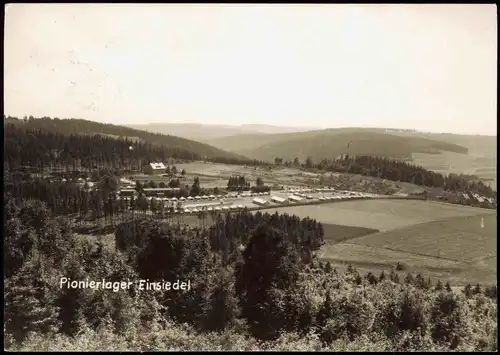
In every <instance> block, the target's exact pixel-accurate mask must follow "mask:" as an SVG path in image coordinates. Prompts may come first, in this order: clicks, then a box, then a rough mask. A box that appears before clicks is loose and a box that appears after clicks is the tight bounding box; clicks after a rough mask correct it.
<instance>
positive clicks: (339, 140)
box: [207, 128, 468, 161]
mask: <svg viewBox="0 0 500 355" xmlns="http://www.w3.org/2000/svg"><path fill="white" fill-rule="evenodd" d="M207 142H209V143H210V144H211V145H213V146H215V147H218V148H220V149H225V150H228V151H231V152H235V153H239V154H243V155H246V156H248V157H252V158H256V159H265V160H273V159H274V158H275V157H282V158H284V159H285V160H286V159H291V160H293V159H294V158H295V157H298V158H299V159H301V160H303V159H305V158H306V157H308V156H310V157H311V158H312V159H313V160H315V161H319V160H321V159H323V158H330V159H331V158H335V157H337V156H339V155H340V154H349V155H370V156H380V157H387V158H395V159H411V158H412V154H413V153H425V154H439V153H441V152H443V151H448V152H453V153H459V154H467V153H468V149H467V148H466V147H464V146H461V145H457V144H453V143H449V142H445V141H442V140H441V141H440V140H436V139H429V138H426V137H419V136H401V135H398V134H395V133H386V132H385V131H377V130H375V129H362V128H340V129H324V130H318V131H307V132H298V133H286V134H272V135H255V134H249V135H240V136H237V137H236V136H233V137H225V138H218V139H212V140H208V141H207Z"/></svg>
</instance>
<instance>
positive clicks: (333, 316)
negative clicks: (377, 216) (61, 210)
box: [4, 196, 497, 351]
mask: <svg viewBox="0 0 500 355" xmlns="http://www.w3.org/2000/svg"><path fill="white" fill-rule="evenodd" d="M4 197H5V198H4V211H5V222H4V226H5V227H4V228H5V229H4V260H5V262H4V265H5V267H4V284H5V298H4V299H5V314H4V322H5V323H4V330H5V335H4V343H5V349H7V350H11V351H22V350H29V349H32V350H38V351H40V350H140V351H146V350H173V349H180V350H210V349H212V350H230V349H234V350H287V349H288V350H298V349H303V350H332V351H335V350H368V349H369V350H379V351H408V350H423V351H431V350H435V351H436V350H444V351H446V350H457V351H465V350H469V351H492V350H493V351H494V350H497V336H496V334H497V307H496V298H497V288H496V286H485V285H475V286H470V285H468V286H467V287H465V288H464V289H463V290H462V292H458V291H454V290H452V289H451V287H450V285H449V284H446V285H443V284H442V283H441V282H440V281H438V280H429V279H425V278H424V277H422V276H421V275H411V274H406V275H405V274H401V273H399V274H398V272H397V271H395V270H392V271H391V272H390V273H387V274H385V273H382V274H378V275H375V274H372V273H368V274H366V275H360V274H359V272H358V271H357V270H356V269H354V268H352V267H349V268H348V270H347V272H346V273H339V272H337V270H335V269H334V268H332V267H331V266H330V264H329V263H325V262H322V261H320V260H318V258H317V256H316V255H315V251H316V250H317V248H318V247H319V244H321V224H320V223H317V222H316V221H314V220H308V219H306V220H300V219H298V218H297V217H291V216H286V215H285V216H278V215H268V214H256V215H251V214H249V213H248V212H241V213H240V214H235V215H230V216H227V217H225V218H222V217H220V218H218V220H217V222H216V223H215V224H214V225H213V226H211V227H209V228H208V229H207V230H200V229H185V228H180V227H178V226H175V225H171V224H169V223H160V222H158V221H153V220H149V219H141V220H136V221H131V222H125V223H124V224H123V225H121V226H120V227H119V228H118V230H117V233H116V245H115V247H114V248H113V247H110V246H109V245H107V244H105V243H104V242H103V241H102V240H99V239H97V240H90V239H88V238H81V237H79V236H78V235H76V234H73V233H71V226H70V225H69V224H68V221H67V219H64V218H60V217H54V216H52V214H51V213H50V211H49V210H48V209H47V207H46V206H45V204H44V203H42V202H40V201H38V200H25V201H19V200H15V199H12V198H9V196H4ZM62 278H67V279H68V280H71V281H86V280H95V281H100V280H101V279H105V281H106V282H128V281H132V284H133V285H132V286H131V287H130V288H122V289H120V290H119V289H118V288H116V291H113V289H98V290H92V289H89V288H74V287H69V286H68V285H67V284H64V285H63V284H62V281H61V279H62ZM136 280H148V282H156V281H171V282H175V281H176V280H180V281H182V282H188V281H189V284H190V289H189V290H184V291H183V290H178V291H174V290H164V289H157V290H154V291H152V290H144V289H141V288H140V287H138V286H137V284H136V283H135V282H134V281H136ZM115 285H116V284H115ZM118 285H119V284H118ZM114 287H115V286H114V285H113V284H112V286H110V288H114Z"/></svg>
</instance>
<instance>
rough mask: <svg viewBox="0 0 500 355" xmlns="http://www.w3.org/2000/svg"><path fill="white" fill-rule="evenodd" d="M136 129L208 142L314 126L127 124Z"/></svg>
mask: <svg viewBox="0 0 500 355" xmlns="http://www.w3.org/2000/svg"><path fill="white" fill-rule="evenodd" d="M127 126H128V127H131V128H134V129H140V130H144V131H148V132H153V133H161V134H170V135H174V136H178V137H183V138H187V139H192V140H196V141H199V142H207V141H210V140H211V139H217V138H222V137H229V136H240V135H247V134H278V133H291V132H304V131H307V130H310V129H312V128H303V127H280V126H271V125H258V124H247V125H241V126H229V125H207V124H198V123H145V124H132V125H127Z"/></svg>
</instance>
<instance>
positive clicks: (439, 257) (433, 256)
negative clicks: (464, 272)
mask: <svg viewBox="0 0 500 355" xmlns="http://www.w3.org/2000/svg"><path fill="white" fill-rule="evenodd" d="M372 235H373V234H372ZM340 244H350V245H357V246H364V247H368V248H373V249H377V248H378V249H385V250H389V251H396V252H398V253H405V254H409V255H418V256H425V257H429V258H432V259H437V260H447V261H454V262H457V263H460V264H464V263H465V261H463V260H457V259H450V258H445V257H442V256H435V255H431V254H423V253H417V252H413V251H408V250H402V249H394V248H389V247H384V246H372V245H367V244H357V243H350V242H344V243H340Z"/></svg>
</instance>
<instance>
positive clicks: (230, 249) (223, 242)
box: [115, 211, 324, 265]
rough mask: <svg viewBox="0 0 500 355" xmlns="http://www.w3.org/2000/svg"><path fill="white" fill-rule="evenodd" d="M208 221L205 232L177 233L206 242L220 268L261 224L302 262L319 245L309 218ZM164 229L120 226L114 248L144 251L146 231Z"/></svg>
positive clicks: (143, 223) (249, 216)
mask: <svg viewBox="0 0 500 355" xmlns="http://www.w3.org/2000/svg"><path fill="white" fill-rule="evenodd" d="M212 219H213V220H214V222H213V223H212V224H211V226H210V227H208V228H206V229H201V230H200V229H195V230H183V229H179V228H177V233H179V234H181V233H185V236H187V238H188V239H189V238H192V237H194V238H195V239H200V238H201V239H204V240H207V241H209V242H210V246H211V251H212V252H220V253H221V255H222V259H221V260H222V263H223V265H227V264H228V263H231V262H234V261H235V260H232V259H231V256H235V255H236V254H237V251H238V249H239V248H241V247H242V246H244V245H247V244H248V242H249V238H250V236H251V235H252V233H253V232H254V231H256V230H257V229H259V228H260V227H262V226H263V225H265V226H268V227H272V228H277V229H279V230H281V231H283V232H284V238H287V239H288V240H289V242H290V243H291V244H292V245H293V246H294V247H295V248H297V250H299V251H300V255H301V257H302V258H303V259H304V260H311V258H312V253H313V252H314V251H316V250H318V249H319V248H320V246H321V245H322V244H323V238H324V229H323V226H322V224H321V223H319V222H317V221H316V220H314V219H310V218H304V219H300V218H299V217H297V216H294V215H292V216H290V215H287V214H282V215H280V214H278V213H277V212H276V213H275V214H272V215H271V214H268V213H264V214H262V213H261V212H257V213H255V214H253V213H250V212H247V211H241V212H239V213H234V214H225V215H222V214H218V213H217V212H215V211H212ZM165 226H167V227H168V226H169V224H165V223H164V222H158V221H154V220H144V219H141V220H134V221H128V222H126V223H122V224H120V225H118V226H117V229H116V234H115V235H116V246H117V248H118V250H120V251H123V252H128V251H130V250H132V249H135V248H139V249H141V248H145V247H146V246H147V245H148V244H149V240H148V238H149V236H151V233H150V231H151V230H152V229H155V230H160V229H162V228H164V227H165ZM168 228H170V227H168Z"/></svg>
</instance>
